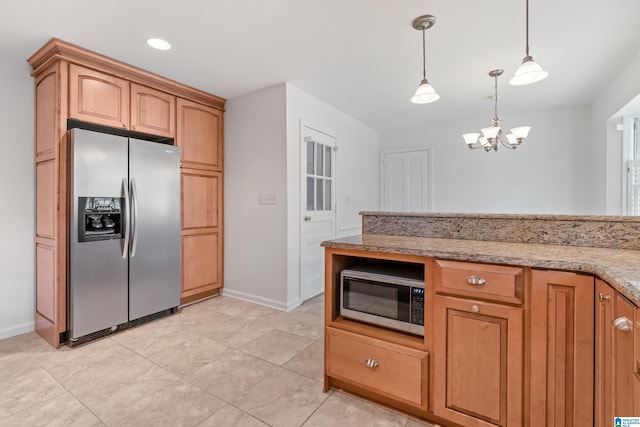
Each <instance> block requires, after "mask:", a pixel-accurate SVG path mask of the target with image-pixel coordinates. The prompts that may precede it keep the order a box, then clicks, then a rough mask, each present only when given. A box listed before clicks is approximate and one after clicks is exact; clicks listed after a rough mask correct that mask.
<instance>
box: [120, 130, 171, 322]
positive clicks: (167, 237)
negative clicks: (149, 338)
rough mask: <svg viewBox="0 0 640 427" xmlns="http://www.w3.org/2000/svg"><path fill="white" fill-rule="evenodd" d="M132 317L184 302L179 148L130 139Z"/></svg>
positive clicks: (152, 312)
mask: <svg viewBox="0 0 640 427" xmlns="http://www.w3.org/2000/svg"><path fill="white" fill-rule="evenodd" d="M129 179H130V192H131V211H132V214H131V217H132V219H133V226H132V232H131V235H132V238H131V243H130V258H129V320H135V319H138V318H140V317H143V316H147V315H149V314H154V313H157V312H159V311H162V310H165V309H168V308H173V307H177V306H178V305H179V304H180V286H181V285H180V279H181V270H180V268H181V251H180V233H181V228H180V227H181V219H180V148H178V147H175V146H172V145H165V144H159V143H155V142H149V141H141V140H135V139H130V140H129Z"/></svg>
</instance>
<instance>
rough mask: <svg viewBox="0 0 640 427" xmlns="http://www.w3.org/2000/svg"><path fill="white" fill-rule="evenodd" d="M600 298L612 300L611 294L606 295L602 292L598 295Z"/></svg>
mask: <svg viewBox="0 0 640 427" xmlns="http://www.w3.org/2000/svg"><path fill="white" fill-rule="evenodd" d="M598 299H599V300H600V302H605V301H611V295H605V294H603V293H602V292H600V295H598Z"/></svg>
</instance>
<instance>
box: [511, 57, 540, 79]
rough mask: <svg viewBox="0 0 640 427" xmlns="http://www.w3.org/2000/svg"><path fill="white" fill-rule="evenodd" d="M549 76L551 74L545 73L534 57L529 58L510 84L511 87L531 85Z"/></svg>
mask: <svg viewBox="0 0 640 427" xmlns="http://www.w3.org/2000/svg"><path fill="white" fill-rule="evenodd" d="M548 75H549V73H548V72H546V71H544V70H543V69H542V67H541V66H540V65H539V64H538V63H537V62H536V61H534V60H533V58H532V57H530V56H527V57H526V58H524V60H523V61H522V64H520V66H519V67H518V69H517V70H516V74H515V75H514V76H513V77H511V79H509V84H510V85H511V86H524V85H529V84H531V83H535V82H539V81H540V80H544V79H545V78H546V77H547V76H548Z"/></svg>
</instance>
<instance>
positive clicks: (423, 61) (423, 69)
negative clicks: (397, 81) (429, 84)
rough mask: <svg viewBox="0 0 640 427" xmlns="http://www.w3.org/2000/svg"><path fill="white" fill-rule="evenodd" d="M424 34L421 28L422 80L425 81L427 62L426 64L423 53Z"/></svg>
mask: <svg viewBox="0 0 640 427" xmlns="http://www.w3.org/2000/svg"><path fill="white" fill-rule="evenodd" d="M424 32H425V29H424V27H422V80H426V79H427V62H426V59H425V57H426V53H425V42H424Z"/></svg>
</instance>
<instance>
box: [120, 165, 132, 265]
mask: <svg viewBox="0 0 640 427" xmlns="http://www.w3.org/2000/svg"><path fill="white" fill-rule="evenodd" d="M122 188H123V190H124V209H125V213H126V217H127V219H125V221H124V224H125V225H124V242H123V245H122V259H125V258H127V254H128V252H129V234H130V232H131V224H130V223H131V221H129V217H130V216H131V214H130V212H131V211H130V205H129V185H128V182H127V177H126V176H125V177H124V178H122Z"/></svg>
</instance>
